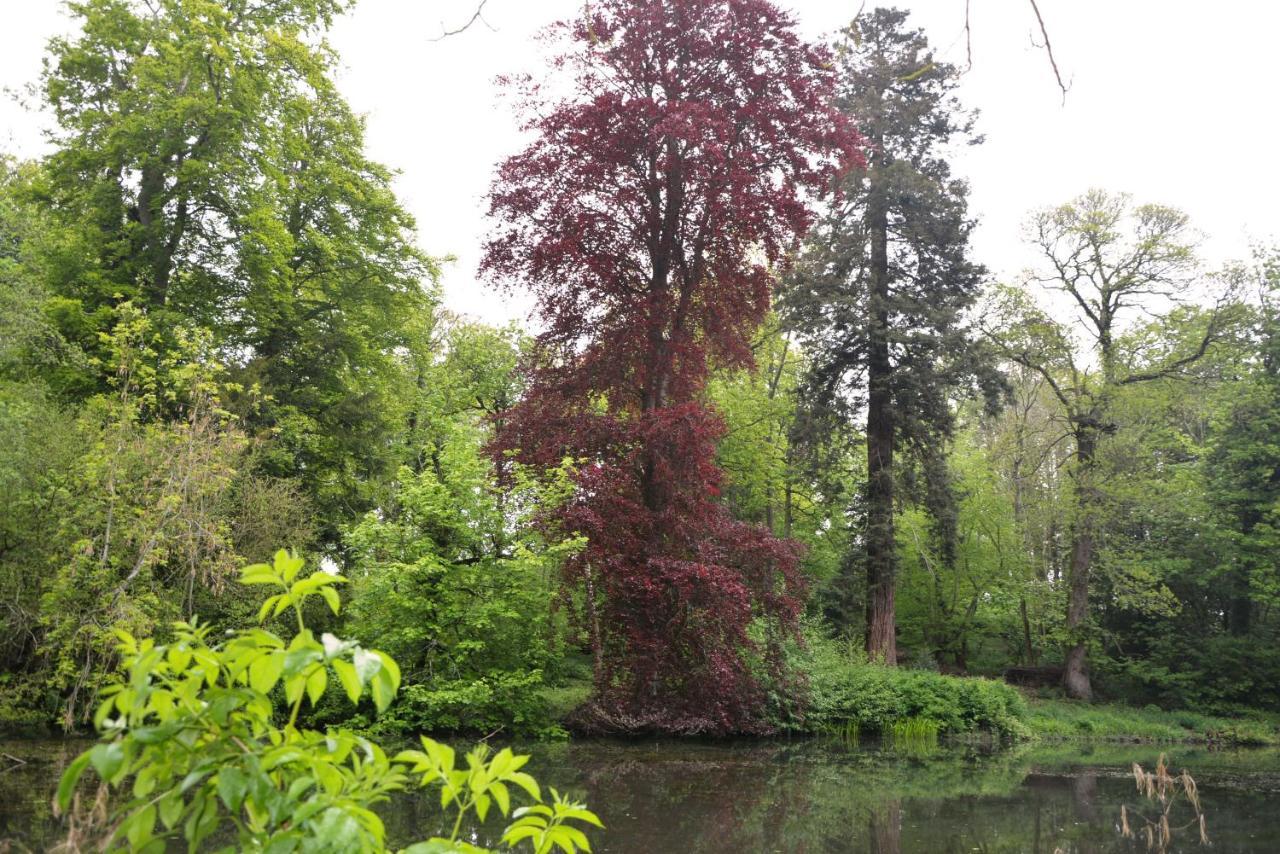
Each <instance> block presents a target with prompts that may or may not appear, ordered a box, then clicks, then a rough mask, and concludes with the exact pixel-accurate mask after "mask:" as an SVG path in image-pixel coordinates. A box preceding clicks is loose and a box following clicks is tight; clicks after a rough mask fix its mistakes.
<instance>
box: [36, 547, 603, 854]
mask: <svg viewBox="0 0 1280 854" xmlns="http://www.w3.org/2000/svg"><path fill="white" fill-rule="evenodd" d="M301 568H302V561H301V560H300V559H298V558H296V557H292V556H290V555H288V554H286V553H285V552H280V553H278V554H277V555H276V559H275V563H274V565H272V566H268V565H266V564H258V565H255V566H250V567H247V568H246V569H245V570H244V571H243V574H242V578H241V581H242V582H243V583H245V584H260V585H266V586H268V587H269V588H271V589H273V590H275V591H278V592H276V593H275V594H274V595H272V596H270V597H269V598H267V600H266V601H265V602H264V603H263V605H262V610H261V611H260V615H259V620H260V621H261V620H265V619H267V618H268V617H269V616H271V615H280V614H288V613H292V614H293V615H294V616H295V617H296V618H297V627H298V631H297V634H296V635H294V636H293V638H292V640H290V641H288V642H287V643H286V641H285V640H283V639H282V638H280V637H278V636H276V635H275V634H272V633H271V632H268V631H266V630H264V629H260V628H256V629H247V630H242V631H239V632H235V633H233V634H231V635H230V636H229V637H228V638H227V639H226V640H225V641H223V642H220V643H211V642H210V640H209V638H210V637H211V636H212V633H211V631H210V629H209V627H207V626H202V625H198V624H194V623H193V624H189V625H188V624H178V625H177V626H176V628H175V631H174V641H173V642H172V643H170V644H167V645H157V644H156V643H154V641H152V640H150V639H142V640H138V639H135V638H134V637H132V636H131V635H129V634H128V633H127V632H124V631H122V630H121V631H118V632H117V635H118V637H119V640H120V653H121V655H122V659H123V662H122V666H121V672H120V674H119V678H118V679H117V680H116V681H115V682H114V683H112V684H110V685H109V686H108V687H107V688H106V689H104V690H103V692H102V695H103V699H102V702H101V703H100V704H99V706H98V711H97V714H96V715H95V724H96V725H97V726H98V728H99V729H100V730H101V733H102V740H101V741H100V742H99V743H98V744H97V745H95V746H94V747H92V748H91V749H89V750H87V751H85V752H84V753H82V754H81V755H80V756H79V757H77V758H76V759H75V760H74V761H73V762H72V763H71V765H70V766H69V767H68V769H67V771H66V772H65V774H64V775H63V778H62V781H61V782H60V783H59V785H58V792H57V796H56V803H57V806H58V809H59V810H60V811H69V812H70V816H71V820H70V826H71V830H70V834H69V838H68V839H67V841H66V844H65V846H64V847H65V848H66V849H67V850H88V849H90V848H92V849H94V850H98V849H99V848H101V849H103V850H113V851H114V850H128V851H138V852H152V853H154V852H163V851H165V850H167V849H168V847H169V844H170V842H171V841H176V840H179V839H181V840H183V841H185V842H186V847H187V849H188V850H190V851H195V850H199V849H200V847H201V846H202V844H203V843H205V842H212V841H214V840H218V841H219V842H220V843H222V842H230V841H231V840H234V842H235V844H234V846H227V847H222V848H220V850H224V851H229V850H241V851H273V852H276V851H278V852H297V854H303V852H312V854H320V852H339V851H342V852H345V851H359V852H371V854H378V852H383V851H385V850H386V843H385V832H384V829H383V825H382V821H381V820H380V819H379V818H378V816H377V815H376V814H375V813H374V812H373V810H372V807H373V806H375V805H376V804H378V803H379V802H381V801H384V800H386V798H387V796H388V794H389V793H391V792H394V791H397V790H402V789H405V788H407V787H408V786H409V784H410V781H412V780H416V781H417V782H418V783H419V784H420V785H421V786H422V787H424V788H427V787H430V788H435V787H438V788H439V799H440V804H441V806H442V807H443V808H445V809H447V810H449V811H450V812H451V813H452V814H453V819H454V820H453V829H452V832H451V833H450V835H449V836H448V837H437V838H434V839H431V840H428V841H425V842H420V843H417V844H414V845H412V846H410V847H409V848H407V849H405V851H404V852H403V853H402V854H481V851H482V849H479V848H477V847H476V846H474V845H472V844H470V843H468V842H466V841H463V839H462V837H463V835H464V833H469V830H468V828H466V827H464V822H471V821H473V820H479V821H481V822H483V821H484V820H485V817H486V815H487V814H488V813H489V811H490V809H491V808H493V807H496V808H497V810H498V811H499V812H500V813H502V815H504V816H508V815H510V816H511V817H512V818H513V819H514V820H513V822H512V823H511V824H510V825H508V827H507V828H506V831H505V833H504V834H503V837H502V843H503V845H504V847H506V848H508V849H514V848H517V847H521V846H525V845H527V846H528V848H529V849H531V850H533V851H534V852H535V854H548V852H550V851H551V850H552V849H553V848H559V849H560V850H561V851H563V852H565V854H575V852H576V851H578V850H590V846H589V845H588V842H587V839H586V837H585V836H584V835H583V833H582V831H581V830H580V829H579V828H578V827H577V826H575V825H574V824H573V823H572V822H574V821H577V822H585V823H587V824H591V825H595V826H597V827H598V826H600V822H599V819H597V818H596V816H595V815H594V814H593V813H591V812H589V811H588V810H586V809H585V808H584V807H583V806H581V805H579V804H575V803H573V802H571V801H568V800H565V799H564V798H562V797H561V796H560V795H559V794H558V793H557V792H556V791H555V790H554V789H553V790H551V795H552V797H551V800H550V802H549V803H547V802H544V801H543V797H542V791H541V789H540V788H539V786H538V784H537V782H536V781H535V780H534V779H533V778H532V777H530V776H529V775H528V774H526V773H525V772H523V771H521V770H520V769H521V768H522V767H523V766H524V764H525V762H526V761H527V760H528V757H527V756H516V755H515V754H514V753H512V751H511V750H510V749H504V750H501V751H499V752H497V753H496V754H492V753H490V752H489V749H488V748H487V747H484V746H483V745H481V746H478V747H476V748H475V749H473V750H471V751H470V752H469V753H468V754H467V756H466V767H465V768H463V767H460V766H459V764H458V763H457V762H456V761H455V760H456V756H455V753H454V751H453V749H452V748H450V747H448V746H446V745H443V744H439V743H437V742H435V741H432V740H431V739H429V738H426V737H424V738H422V748H423V749H422V750H406V751H403V752H401V753H400V754H398V755H396V756H395V757H391V758H389V757H388V755H387V754H386V753H385V752H384V751H383V750H382V749H381V748H380V747H379V746H378V745H377V744H376V743H374V742H372V741H370V740H369V739H367V738H364V737H362V736H359V735H356V734H355V733H352V732H350V731H347V730H342V729H329V730H328V731H325V732H319V731H316V730H310V729H306V728H302V727H299V726H298V725H297V721H298V715H299V712H300V711H301V709H302V706H303V703H304V701H305V702H308V703H309V704H310V705H312V706H313V707H314V706H315V705H316V704H317V703H319V702H320V701H321V700H322V699H323V698H324V695H325V694H326V693H328V692H329V691H330V689H332V688H334V687H340V688H341V690H342V692H343V693H344V694H345V695H346V696H347V698H348V699H349V700H350V701H351V702H353V703H355V702H358V701H359V700H360V698H361V697H362V696H366V695H367V696H369V697H370V698H371V699H372V700H373V702H374V704H375V705H376V706H377V707H378V709H379V711H382V710H385V709H386V708H387V707H388V706H389V705H390V704H391V702H392V700H393V699H394V697H395V694H396V692H397V690H398V688H399V684H400V669H399V667H398V666H397V664H396V662H395V661H394V660H393V659H392V658H391V657H390V656H388V655H386V654H385V653H382V652H379V651H377V650H370V649H365V648H362V647H360V646H359V645H357V644H354V643H352V642H350V641H344V640H341V639H339V638H337V637H334V636H333V635H331V634H324V635H323V636H322V637H321V638H319V639H317V638H316V637H315V636H314V635H313V634H312V633H311V631H310V630H309V629H308V628H307V627H306V624H305V619H304V616H303V615H304V608H303V605H304V602H305V600H307V599H308V598H315V599H316V600H323V602H325V603H327V604H328V605H329V606H330V607H331V608H332V609H333V612H334V613H335V614H336V613H337V612H338V611H339V608H340V600H339V598H338V594H337V591H336V590H335V585H337V584H339V583H342V582H343V581H345V579H343V578H342V577H340V576H336V575H330V574H328V573H326V572H316V573H313V574H312V575H310V576H308V577H305V578H302V577H300V576H299V570H300V569H301ZM280 700H283V703H281V702H280ZM282 718H286V719H287V722H286V723H285V724H284V725H283V726H282V725H280V723H279V720H280V719H282ZM90 767H92V768H93V770H94V771H95V772H96V773H97V775H98V776H99V778H101V780H102V785H101V786H99V789H98V796H97V797H96V798H95V799H94V802H93V805H92V806H87V807H86V806H81V805H80V803H79V798H78V796H77V792H76V790H77V784H78V783H79V780H80V778H81V777H82V776H83V774H84V773H85V771H86V769H88V768H90ZM108 793H109V794H110V802H111V807H110V809H107V808H106V807H105V806H103V804H104V803H106V801H107V798H108ZM516 798H521V799H524V800H526V801H528V802H531V803H529V804H528V805H527V806H524V807H520V808H518V809H516V810H515V811H514V813H513V812H512V810H511V807H512V801H513V800H515V799H516Z"/></svg>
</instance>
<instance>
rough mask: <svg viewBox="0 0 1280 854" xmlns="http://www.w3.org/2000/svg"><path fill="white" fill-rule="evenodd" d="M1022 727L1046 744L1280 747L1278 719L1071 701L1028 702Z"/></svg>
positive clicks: (1279, 723)
mask: <svg viewBox="0 0 1280 854" xmlns="http://www.w3.org/2000/svg"><path fill="white" fill-rule="evenodd" d="M1024 723H1025V724H1026V726H1027V729H1028V730H1029V731H1030V734H1031V736H1032V737H1033V738H1035V739H1040V740H1045V741H1075V742H1079V741H1086V742H1117V743H1123V742H1131V743H1153V744H1157V743H1164V744H1231V745H1241V746H1250V745H1252V746H1271V745H1280V719H1278V718H1276V717H1275V716H1266V715H1261V714H1259V715H1254V716H1249V717H1240V718H1223V717H1215V716H1213V715H1203V714H1199V713H1198V712H1189V711H1177V712H1167V711H1164V710H1162V709H1157V708H1154V707H1151V706H1148V707H1146V708H1135V707H1132V706H1117V705H1105V704H1094V705H1091V704H1088V703H1079V702H1072V701H1070V700H1029V701H1028V703H1027V713H1026V718H1025V720H1024Z"/></svg>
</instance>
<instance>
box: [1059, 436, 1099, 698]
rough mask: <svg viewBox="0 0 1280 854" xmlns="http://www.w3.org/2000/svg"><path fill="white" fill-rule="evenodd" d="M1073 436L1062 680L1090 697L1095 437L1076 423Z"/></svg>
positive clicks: (1074, 693) (1077, 694)
mask: <svg viewBox="0 0 1280 854" xmlns="http://www.w3.org/2000/svg"><path fill="white" fill-rule="evenodd" d="M1075 440H1076V470H1075V473H1074V474H1075V480H1076V489H1075V502H1076V508H1075V509H1076V517H1075V520H1074V524H1073V528H1072V535H1071V562H1070V563H1069V564H1068V565H1067V637H1068V638H1069V641H1068V642H1069V643H1070V644H1071V646H1070V648H1068V650H1067V657H1066V661H1065V662H1064V666H1063V672H1062V682H1063V686H1064V687H1065V688H1066V690H1067V696H1068V697H1071V698H1072V699H1075V700H1092V699H1093V686H1092V685H1091V684H1090V683H1089V663H1088V645H1087V638H1086V637H1085V624H1086V623H1087V621H1088V619H1089V573H1090V572H1091V571H1092V569H1093V539H1094V524H1095V522H1096V509H1097V506H1096V505H1097V500H1096V498H1097V496H1096V489H1097V484H1095V483H1094V475H1095V474H1096V471H1095V469H1096V467H1097V464H1096V453H1097V443H1098V437H1097V434H1096V432H1095V431H1094V429H1093V428H1092V427H1091V426H1089V425H1086V424H1078V425H1077V427H1076V430H1075Z"/></svg>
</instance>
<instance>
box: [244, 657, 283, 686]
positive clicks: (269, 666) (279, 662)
mask: <svg viewBox="0 0 1280 854" xmlns="http://www.w3.org/2000/svg"><path fill="white" fill-rule="evenodd" d="M284 659H285V654H284V653H283V652H281V651H279V650H276V651H274V652H269V653H267V654H266V655H262V656H259V657H258V658H256V659H255V660H254V662H253V664H250V665H249V687H250V688H252V689H253V690H255V691H257V692H258V693H259V694H269V693H271V689H272V688H274V687H275V686H276V683H277V682H279V681H280V674H282V673H283V672H284Z"/></svg>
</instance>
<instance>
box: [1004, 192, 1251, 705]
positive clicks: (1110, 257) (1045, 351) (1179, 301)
mask: <svg viewBox="0 0 1280 854" xmlns="http://www.w3.org/2000/svg"><path fill="white" fill-rule="evenodd" d="M1029 231H1030V240H1031V242H1032V244H1033V245H1034V246H1035V247H1036V248H1037V249H1038V250H1039V253H1040V256H1041V258H1042V260H1043V262H1044V265H1045V272H1044V273H1043V274H1042V275H1041V277H1040V278H1039V279H1038V281H1039V282H1040V283H1041V284H1042V285H1044V286H1045V287H1046V288H1048V289H1050V290H1051V291H1056V292H1058V293H1060V294H1062V295H1063V296H1064V297H1065V298H1066V300H1067V302H1068V304H1069V306H1070V308H1071V309H1073V310H1074V312H1075V317H1074V318H1073V320H1072V322H1071V323H1060V322H1058V321H1056V320H1055V319H1054V315H1053V314H1051V313H1050V312H1049V311H1047V310H1046V309H1043V308H1040V307H1038V306H1037V305H1036V304H1035V303H1034V301H1033V299H1032V298H1031V297H1030V296H1029V295H1028V294H1026V293H1025V292H1021V291H1016V290H1011V289H1006V290H1005V291H1003V292H1002V296H1001V299H1002V300H1003V304H1002V305H1001V306H1000V307H998V308H993V310H992V311H991V312H988V313H987V315H986V318H987V319H986V321H985V323H986V324H987V328H988V331H989V333H990V337H991V340H993V341H994V342H996V344H997V346H999V348H1000V349H1001V350H1002V351H1003V353H1004V354H1005V356H1006V357H1007V358H1008V359H1009V360H1011V361H1013V362H1015V363H1017V364H1019V365H1022V366H1024V367H1025V368H1027V369H1029V370H1033V371H1035V372H1037V373H1039V374H1040V375H1041V377H1042V378H1043V379H1044V381H1045V384H1046V385H1047V386H1048V388H1049V389H1050V390H1051V392H1052V394H1053V397H1054V398H1055V400H1056V401H1057V405H1058V407H1059V413H1060V417H1061V418H1062V419H1063V420H1064V421H1065V422H1066V424H1067V430H1068V433H1069V436H1070V440H1071V443H1072V454H1073V462H1072V468H1071V479H1072V501H1073V506H1072V514H1071V553H1070V558H1069V561H1068V564H1067V572H1066V584H1067V614H1066V632H1067V634H1068V637H1067V653H1066V662H1065V671H1064V677H1063V678H1064V684H1065V686H1066V689H1067V693H1068V694H1069V695H1070V696H1072V697H1075V698H1078V699H1089V698H1090V697H1091V696H1092V693H1093V691H1092V686H1091V683H1090V679H1089V672H1088V667H1087V656H1088V645H1089V640H1090V630H1089V597H1090V590H1091V576H1092V573H1093V567H1094V562H1095V551H1096V549H1097V546H1098V526H1099V520H1100V518H1101V516H1102V513H1103V506H1104V504H1105V495H1104V480H1105V479H1106V472H1104V471H1102V469H1101V465H1100V444H1101V443H1103V442H1104V441H1105V440H1106V439H1107V437H1109V436H1111V435H1112V434H1114V433H1115V432H1116V430H1117V429H1118V427H1119V424H1118V423H1117V421H1116V418H1115V413H1114V412H1113V404H1114V402H1115V398H1116V396H1117V394H1119V393H1120V391H1121V390H1122V389H1124V388H1125V387H1128V386H1133V385H1135V384H1139V383H1146V382H1152V381H1157V380H1163V379H1166V378H1169V377H1174V376H1177V375H1179V374H1180V373H1182V372H1184V371H1185V370H1186V369H1188V368H1189V367H1190V366H1191V365H1194V364H1195V363H1196V362H1197V361H1199V360H1200V359H1201V358H1202V357H1204V355H1205V354H1206V353H1207V352H1208V351H1209V349H1210V348H1211V346H1212V345H1213V344H1214V342H1215V341H1217V340H1218V339H1219V338H1220V337H1221V335H1222V333H1223V329H1224V324H1225V323H1226V321H1227V320H1228V315H1229V314H1230V312H1227V311H1224V310H1223V308H1224V307H1225V306H1226V305H1228V304H1229V303H1230V301H1231V298H1232V297H1231V295H1232V288H1230V287H1228V286H1227V284H1226V283H1225V282H1218V283H1217V284H1218V287H1217V288H1216V290H1217V304H1216V307H1215V308H1214V309H1213V310H1211V311H1207V312H1196V311H1195V310H1194V309H1193V308H1191V307H1190V306H1188V305H1186V304H1185V303H1186V302H1187V301H1189V300H1190V298H1191V295H1192V291H1193V288H1194V287H1195V286H1196V285H1197V284H1199V283H1200V282H1201V281H1202V279H1201V277H1200V268H1199V262H1198V261H1197V259H1196V257H1195V254H1194V252H1193V249H1192V244H1191V238H1192V235H1191V233H1190V226H1189V221H1188V218H1187V216H1186V215H1185V214H1184V213H1182V212H1181V211H1177V210H1175V209H1173V208H1168V207H1164V206H1160V205H1140V206H1134V205H1133V204H1132V202H1131V200H1130V198H1129V197H1128V196H1126V195H1110V194H1107V193H1104V192H1102V191H1098V190H1094V191H1091V192H1089V193H1086V194H1085V195H1083V196H1081V197H1080V198H1078V199H1076V200H1074V201H1072V202H1069V203H1067V204H1065V205H1061V206H1059V207H1056V208H1050V209H1047V210H1044V211H1041V212H1039V213H1037V214H1035V215H1034V216H1033V218H1032V220H1031V223H1030V226H1029ZM1162 307H1163V308H1164V309H1165V310H1167V311H1170V312H1171V313H1172V314H1171V317H1173V318H1176V316H1177V315H1179V313H1180V315H1181V317H1182V319H1183V320H1185V321H1186V322H1187V323H1189V324H1190V325H1191V326H1193V327H1194V328H1195V330H1196V333H1197V334H1194V335H1190V336H1187V335H1183V336H1172V337H1170V336H1152V335H1149V334H1130V333H1133V331H1134V330H1133V328H1132V324H1133V318H1134V317H1137V316H1141V314H1142V313H1143V312H1151V311H1159V310H1161V308H1162ZM1055 313H1056V312H1055ZM997 318H1003V321H996V319H997ZM996 322H1003V323H1004V326H1003V328H999V327H997V326H996ZM1076 328H1078V329H1080V330H1082V331H1083V333H1084V343H1083V345H1081V346H1077V338H1076Z"/></svg>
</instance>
